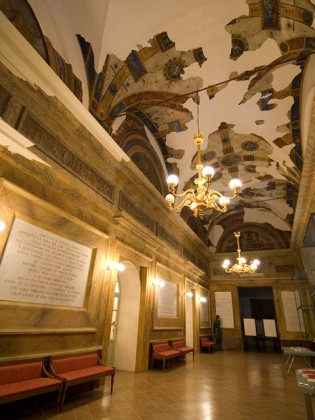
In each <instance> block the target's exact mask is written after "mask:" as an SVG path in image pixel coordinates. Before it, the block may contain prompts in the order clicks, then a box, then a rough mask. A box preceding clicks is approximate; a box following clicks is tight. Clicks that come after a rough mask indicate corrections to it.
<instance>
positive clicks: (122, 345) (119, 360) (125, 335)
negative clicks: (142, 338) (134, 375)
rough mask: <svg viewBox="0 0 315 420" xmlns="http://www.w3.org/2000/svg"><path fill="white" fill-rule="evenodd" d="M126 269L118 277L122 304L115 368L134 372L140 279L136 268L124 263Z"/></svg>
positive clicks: (120, 306)
mask: <svg viewBox="0 0 315 420" xmlns="http://www.w3.org/2000/svg"><path fill="white" fill-rule="evenodd" d="M122 263H123V264H124V265H125V267H126V269H125V271H123V272H120V273H119V275H118V280H119V285H120V304H119V314H118V319H117V332H116V342H115V356H114V366H115V367H116V369H118V370H125V371H130V372H134V371H135V365H136V355H137V336H138V321H139V307H140V278H139V273H138V270H137V269H136V267H135V266H134V265H133V264H132V263H131V262H129V261H122Z"/></svg>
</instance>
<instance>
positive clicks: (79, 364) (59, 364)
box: [50, 353, 98, 374]
mask: <svg viewBox="0 0 315 420" xmlns="http://www.w3.org/2000/svg"><path fill="white" fill-rule="evenodd" d="M50 363H51V366H52V367H53V369H54V371H55V372H56V373H57V374H58V373H63V372H72V371H74V370H80V369H86V368H89V367H92V366H97V364H98V362H97V354H96V353H95V354H84V355H82V356H74V357H65V358H63V359H59V358H58V359H51V362H50Z"/></svg>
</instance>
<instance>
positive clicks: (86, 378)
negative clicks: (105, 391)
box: [49, 353, 115, 409]
mask: <svg viewBox="0 0 315 420" xmlns="http://www.w3.org/2000/svg"><path fill="white" fill-rule="evenodd" d="M49 369H50V371H51V372H52V373H53V374H54V375H55V376H56V377H57V378H62V379H63V380H65V384H64V390H63V395H62V399H61V409H62V407H63V403H64V400H65V395H66V391H67V389H68V388H69V387H71V386H73V385H77V384H81V383H84V382H92V381H93V386H94V382H95V381H96V380H97V379H100V378H102V377H106V376H111V390H110V391H111V394H112V393H113V386H114V377H115V368H114V367H112V366H106V365H105V364H104V363H103V362H102V361H101V360H100V359H99V357H98V355H97V353H92V354H83V355H78V356H67V357H51V358H50V362H49Z"/></svg>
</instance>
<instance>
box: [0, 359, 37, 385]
mask: <svg viewBox="0 0 315 420" xmlns="http://www.w3.org/2000/svg"><path fill="white" fill-rule="evenodd" d="M42 371H43V362H33V363H23V364H17V365H9V366H0V384H1V385H4V384H12V383H15V382H20V381H27V380H28V379H35V378H40V377H41V376H42Z"/></svg>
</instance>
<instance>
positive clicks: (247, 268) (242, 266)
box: [222, 232, 260, 276]
mask: <svg viewBox="0 0 315 420" xmlns="http://www.w3.org/2000/svg"><path fill="white" fill-rule="evenodd" d="M234 236H235V238H236V241H237V255H238V256H237V258H236V259H237V263H236V264H234V265H232V267H230V264H231V263H230V260H224V262H223V264H222V267H223V268H224V269H225V271H226V272H227V273H237V274H239V275H240V276H242V275H243V274H245V273H255V271H256V270H257V266H258V265H259V264H260V261H259V260H254V261H252V262H251V264H250V265H249V264H246V258H244V257H241V247H240V236H241V234H240V232H234Z"/></svg>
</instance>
